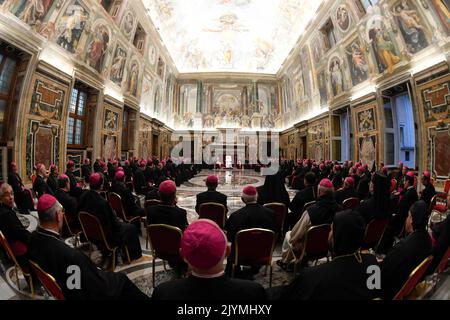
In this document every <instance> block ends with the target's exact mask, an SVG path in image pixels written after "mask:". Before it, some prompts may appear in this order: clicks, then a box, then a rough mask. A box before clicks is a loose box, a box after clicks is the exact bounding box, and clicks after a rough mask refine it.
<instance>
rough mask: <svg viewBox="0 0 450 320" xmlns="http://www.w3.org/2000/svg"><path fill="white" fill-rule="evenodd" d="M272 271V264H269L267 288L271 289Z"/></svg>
mask: <svg viewBox="0 0 450 320" xmlns="http://www.w3.org/2000/svg"><path fill="white" fill-rule="evenodd" d="M272 271H273V267H272V264H270V266H269V287H270V288H272Z"/></svg>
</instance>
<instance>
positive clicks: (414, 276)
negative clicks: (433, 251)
mask: <svg viewBox="0 0 450 320" xmlns="http://www.w3.org/2000/svg"><path fill="white" fill-rule="evenodd" d="M432 260H433V256H429V257H427V258H426V259H425V260H423V261H422V262H421V263H420V264H419V265H418V266H417V268H415V269H414V270H413V271H412V272H411V274H410V275H409V277H408V280H406V282H405V284H404V285H403V287H402V288H401V289H400V291H399V292H397V294H396V295H395V297H394V298H393V300H402V299H404V298H406V297H407V296H408V295H409V294H411V292H412V291H413V290H414V288H415V287H416V285H417V284H418V283H419V281H420V280H421V279H422V277H423V275H424V274H425V271H427V269H428V267H429V266H430V264H431V261H432Z"/></svg>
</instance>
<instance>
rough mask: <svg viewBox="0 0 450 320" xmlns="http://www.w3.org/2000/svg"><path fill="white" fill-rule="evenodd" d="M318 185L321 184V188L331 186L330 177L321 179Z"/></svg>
mask: <svg viewBox="0 0 450 320" xmlns="http://www.w3.org/2000/svg"><path fill="white" fill-rule="evenodd" d="M319 186H321V187H322V188H333V183H332V182H331V181H330V179H322V180H321V181H320V184H319Z"/></svg>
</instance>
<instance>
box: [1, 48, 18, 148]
mask: <svg viewBox="0 0 450 320" xmlns="http://www.w3.org/2000/svg"><path fill="white" fill-rule="evenodd" d="M14 52H15V50H12V53H14ZM15 53H16V55H17V52H15ZM16 70H17V60H16V58H15V57H14V55H13V54H11V53H10V52H9V51H8V49H7V48H1V47H0V140H4V139H3V137H4V134H5V131H6V130H5V129H6V125H7V122H8V113H7V110H8V106H9V105H10V104H11V101H12V99H13V95H14V90H13V88H14V85H15V81H16V78H17V72H16Z"/></svg>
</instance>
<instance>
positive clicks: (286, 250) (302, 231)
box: [280, 179, 341, 265]
mask: <svg viewBox="0 0 450 320" xmlns="http://www.w3.org/2000/svg"><path fill="white" fill-rule="evenodd" d="M317 199H318V200H317V202H316V203H315V204H314V205H313V206H311V207H309V208H308V209H307V210H306V211H305V212H304V213H303V215H302V216H301V218H300V220H299V221H298V222H297V223H296V224H295V226H294V228H292V230H291V231H288V232H286V235H285V238H284V241H283V246H282V259H281V262H280V264H281V265H285V264H287V263H290V262H291V261H292V260H293V259H294V253H295V256H300V253H301V252H302V250H303V246H304V243H305V240H306V234H307V232H308V229H309V228H310V227H311V226H317V225H321V224H331V223H332V222H333V218H334V215H335V213H336V212H338V211H340V209H341V207H340V206H339V205H338V204H337V203H336V201H335V200H334V197H333V184H332V182H331V181H330V180H329V179H323V180H322V181H321V182H320V184H319V187H318V194H317Z"/></svg>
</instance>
